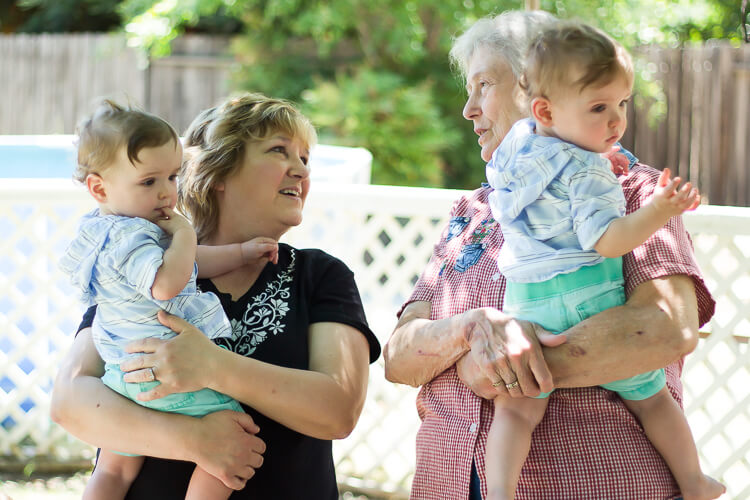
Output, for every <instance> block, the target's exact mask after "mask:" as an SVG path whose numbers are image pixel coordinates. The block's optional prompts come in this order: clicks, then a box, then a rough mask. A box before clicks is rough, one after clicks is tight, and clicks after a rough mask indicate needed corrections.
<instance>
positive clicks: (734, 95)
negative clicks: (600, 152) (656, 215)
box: [623, 42, 750, 206]
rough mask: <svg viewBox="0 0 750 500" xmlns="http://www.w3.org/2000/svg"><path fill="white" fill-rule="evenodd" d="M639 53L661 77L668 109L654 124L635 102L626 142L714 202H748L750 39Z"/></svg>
mask: <svg viewBox="0 0 750 500" xmlns="http://www.w3.org/2000/svg"><path fill="white" fill-rule="evenodd" d="M638 54H639V55H640V56H642V57H643V58H644V59H645V60H646V61H647V65H648V67H649V68H650V69H651V70H652V71H653V77H654V80H656V81H660V82H661V83H662V87H663V90H664V94H665V96H666V101H667V112H666V115H665V116H663V117H662V118H661V119H660V120H658V122H657V123H656V124H655V126H654V125H651V126H650V125H649V116H648V110H647V109H644V108H640V109H633V108H634V107H633V106H631V108H630V117H629V125H628V131H627V133H626V136H625V138H624V139H623V144H624V145H625V146H626V147H628V148H631V149H632V150H633V151H634V152H636V154H637V156H638V158H639V159H640V160H641V161H643V162H644V163H648V164H650V165H652V166H654V167H656V168H663V167H670V168H672V170H673V171H676V172H677V173H678V174H679V175H680V176H681V177H683V178H685V179H689V180H691V181H692V182H694V183H697V184H698V186H699V187H700V189H701V192H702V193H703V194H704V195H705V196H707V198H708V200H709V202H710V203H711V204H712V205H738V206H750V176H749V175H748V172H747V170H748V169H747V158H748V153H750V127H749V125H750V116H749V115H750V45H747V44H745V45H742V46H740V47H732V46H730V45H729V44H728V43H726V42H707V43H706V44H704V45H701V46H695V47H685V48H682V49H678V48H669V49H665V48H661V47H655V46H653V47H645V48H643V49H642V50H640V51H638Z"/></svg>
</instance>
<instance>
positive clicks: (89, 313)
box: [76, 306, 96, 335]
mask: <svg viewBox="0 0 750 500" xmlns="http://www.w3.org/2000/svg"><path fill="white" fill-rule="evenodd" d="M94 316H96V306H91V307H89V308H88V309H86V312H85V313H83V318H82V319H81V324H79V325H78V330H76V335H78V334H79V333H80V331H81V330H83V329H84V328H90V327H91V325H93V324H94Z"/></svg>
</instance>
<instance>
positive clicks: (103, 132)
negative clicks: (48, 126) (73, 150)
mask: <svg viewBox="0 0 750 500" xmlns="http://www.w3.org/2000/svg"><path fill="white" fill-rule="evenodd" d="M76 133H77V135H78V138H77V140H76V145H77V146H78V161H77V163H78V164H77V166H76V169H75V171H74V172H73V179H75V180H76V181H78V182H81V183H85V182H86V176H88V175H89V174H92V173H101V172H102V171H103V170H105V169H106V168H108V167H109V166H110V165H111V164H112V162H113V161H114V159H115V155H116V154H117V151H119V149H120V148H121V147H125V148H126V153H127V155H128V159H129V160H130V163H133V164H135V162H136V161H138V154H139V153H140V152H141V150H142V149H144V148H155V147H159V146H162V145H164V144H166V143H167V142H169V141H174V142H175V144H177V141H178V140H179V138H178V137H177V132H175V130H174V128H172V126H171V125H170V124H169V123H167V122H166V121H164V120H162V119H161V118H159V117H158V116H156V115H152V114H151V113H147V112H145V111H143V110H141V109H138V108H136V107H134V106H131V105H128V106H121V105H119V104H117V103H116V102H114V101H111V100H109V99H104V100H102V101H101V102H100V103H99V104H98V105H97V107H96V109H95V110H94V112H93V113H92V114H91V116H89V117H87V118H85V119H84V120H83V121H81V123H80V124H79V125H78V128H77V129H76Z"/></svg>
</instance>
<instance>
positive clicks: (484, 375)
mask: <svg viewBox="0 0 750 500" xmlns="http://www.w3.org/2000/svg"><path fill="white" fill-rule="evenodd" d="M467 315H468V317H467V318H466V319H467V320H468V321H469V328H467V333H466V342H467V344H468V346H469V348H470V350H469V352H468V353H466V354H465V355H464V356H463V358H462V359H461V360H459V365H458V366H457V369H458V370H459V371H458V374H459V377H460V378H461V380H462V381H463V382H464V383H465V384H466V385H467V386H468V387H469V388H471V389H472V391H474V393H475V394H477V395H478V396H480V397H484V398H488V396H489V398H494V397H495V396H497V395H500V394H510V395H511V396H513V397H522V396H536V395H538V394H539V392H540V391H543V392H549V391H551V390H552V389H553V384H552V374H551V373H550V371H549V368H548V367H547V364H546V362H545V361H544V356H543V355H542V349H541V345H540V343H541V344H543V345H545V346H549V347H554V346H557V345H560V344H563V343H564V342H565V341H566V340H567V339H566V337H565V336H564V335H553V334H551V333H549V332H547V331H546V330H544V329H543V328H541V327H540V326H538V325H536V324H534V323H530V322H528V321H521V320H516V319H514V318H512V317H510V316H508V315H507V314H504V313H503V312H501V311H499V310H497V309H494V308H491V307H483V308H480V309H473V310H471V311H468V312H467ZM464 358H468V359H464Z"/></svg>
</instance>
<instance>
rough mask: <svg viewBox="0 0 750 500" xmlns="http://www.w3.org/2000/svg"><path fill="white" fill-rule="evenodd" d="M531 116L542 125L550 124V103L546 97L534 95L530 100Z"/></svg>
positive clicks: (547, 125) (548, 125)
mask: <svg viewBox="0 0 750 500" xmlns="http://www.w3.org/2000/svg"><path fill="white" fill-rule="evenodd" d="M531 116H532V117H534V121H535V122H537V123H538V124H539V125H541V126H543V127H551V126H552V103H550V102H549V99H547V98H546V97H535V98H534V99H533V100H532V101H531Z"/></svg>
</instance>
